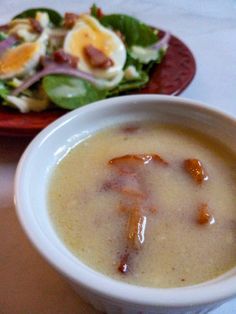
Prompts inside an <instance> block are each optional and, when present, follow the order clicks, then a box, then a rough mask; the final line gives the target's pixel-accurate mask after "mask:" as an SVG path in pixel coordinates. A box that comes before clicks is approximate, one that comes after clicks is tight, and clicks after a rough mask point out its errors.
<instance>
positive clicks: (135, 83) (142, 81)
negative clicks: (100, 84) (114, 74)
mask: <svg viewBox="0 0 236 314" xmlns="http://www.w3.org/2000/svg"><path fill="white" fill-rule="evenodd" d="M139 74H140V77H139V78H138V79H135V80H132V81H127V80H123V81H121V82H120V84H119V85H118V86H117V87H115V88H114V89H112V90H109V93H108V96H109V97H111V96H117V95H119V94H125V93H127V92H129V91H131V90H135V89H139V88H141V87H143V86H145V85H146V84H147V83H148V81H149V76H148V74H147V73H146V72H140V73H139Z"/></svg>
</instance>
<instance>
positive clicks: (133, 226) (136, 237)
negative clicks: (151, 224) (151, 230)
mask: <svg viewBox="0 0 236 314" xmlns="http://www.w3.org/2000/svg"><path fill="white" fill-rule="evenodd" d="M146 222H147V217H146V216H143V215H142V214H141V212H140V210H139V209H138V208H135V209H133V210H132V211H130V216H129V222H128V241H129V243H130V245H131V247H132V248H134V249H140V248H141V246H142V244H143V242H144V239H145V229H146Z"/></svg>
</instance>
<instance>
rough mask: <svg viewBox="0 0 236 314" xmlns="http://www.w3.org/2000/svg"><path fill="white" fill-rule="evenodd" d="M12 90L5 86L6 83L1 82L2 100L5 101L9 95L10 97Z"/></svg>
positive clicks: (0, 96) (0, 95)
mask: <svg viewBox="0 0 236 314" xmlns="http://www.w3.org/2000/svg"><path fill="white" fill-rule="evenodd" d="M9 93H10V90H9V88H7V86H6V85H5V83H4V81H1V80H0V99H5V98H6V96H7V95H9Z"/></svg>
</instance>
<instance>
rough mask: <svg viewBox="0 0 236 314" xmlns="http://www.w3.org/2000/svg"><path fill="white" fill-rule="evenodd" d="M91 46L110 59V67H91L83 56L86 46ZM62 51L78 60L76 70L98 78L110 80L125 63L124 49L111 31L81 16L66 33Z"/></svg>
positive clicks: (88, 16) (95, 21)
mask: <svg viewBox="0 0 236 314" xmlns="http://www.w3.org/2000/svg"><path fill="white" fill-rule="evenodd" d="M91 45H92V46H93V47H94V48H96V49H97V50H99V51H101V52H102V53H103V54H104V55H105V56H106V57H108V58H110V59H111V61H112V65H111V66H109V67H107V68H96V67H94V66H92V65H91V63H90V62H89V60H88V58H87V57H86V54H85V49H86V47H88V46H91ZM64 50H65V51H66V52H67V53H70V54H72V55H74V56H76V57H78V58H79V62H78V68H79V69H80V70H82V71H85V72H89V73H91V74H93V75H94V76H96V77H98V78H105V79H111V78H114V77H115V76H117V75H118V74H119V72H121V71H122V69H123V67H124V64H125V61H126V49H125V45H124V43H123V42H122V40H121V39H120V38H119V37H118V36H117V34H116V33H115V32H113V31H112V30H110V29H108V28H105V27H104V26H103V25H101V24H100V23H99V22H98V21H97V20H96V19H95V18H93V17H91V16H90V15H87V14H83V15H81V16H80V17H79V18H78V21H77V23H76V24H75V26H74V27H73V29H72V30H71V31H69V32H68V34H67V36H66V38H65V41H64Z"/></svg>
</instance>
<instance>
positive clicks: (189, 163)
mask: <svg viewBox="0 0 236 314" xmlns="http://www.w3.org/2000/svg"><path fill="white" fill-rule="evenodd" d="M184 168H185V170H186V171H187V172H188V173H189V174H190V175H191V176H192V178H193V179H194V180H195V182H196V183H197V184H201V183H202V182H203V181H207V180H208V175H207V174H206V172H205V170H204V168H203V165H202V162H201V161H200V160H199V159H186V160H185V161H184Z"/></svg>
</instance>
